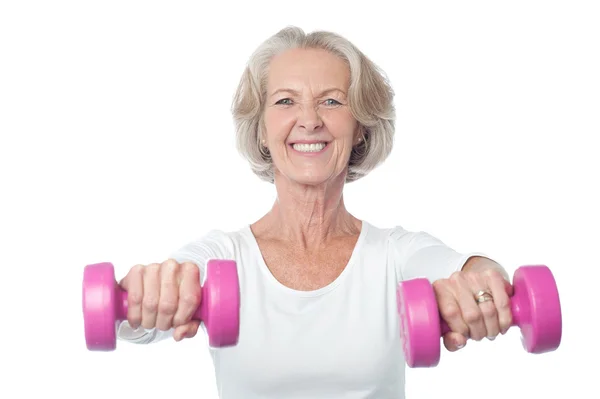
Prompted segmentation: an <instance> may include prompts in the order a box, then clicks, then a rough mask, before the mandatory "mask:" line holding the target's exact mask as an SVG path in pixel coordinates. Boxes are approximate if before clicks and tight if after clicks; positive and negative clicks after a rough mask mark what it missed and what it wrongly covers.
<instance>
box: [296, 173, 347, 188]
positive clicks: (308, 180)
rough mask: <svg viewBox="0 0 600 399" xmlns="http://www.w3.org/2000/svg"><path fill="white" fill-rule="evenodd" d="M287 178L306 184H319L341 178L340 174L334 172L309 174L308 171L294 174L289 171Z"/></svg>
mask: <svg viewBox="0 0 600 399" xmlns="http://www.w3.org/2000/svg"><path fill="white" fill-rule="evenodd" d="M288 178H289V179H290V180H291V181H292V182H294V183H297V184H303V185H306V186H318V185H321V184H325V183H331V182H333V181H335V180H337V179H338V178H341V175H340V174H335V173H323V172H321V173H313V174H309V173H304V174H302V173H298V174H294V173H291V174H289V175H288Z"/></svg>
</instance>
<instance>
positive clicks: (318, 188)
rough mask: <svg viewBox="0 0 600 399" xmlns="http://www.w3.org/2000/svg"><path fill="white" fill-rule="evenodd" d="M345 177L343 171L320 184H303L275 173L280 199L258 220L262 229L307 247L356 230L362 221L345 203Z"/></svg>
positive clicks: (317, 247)
mask: <svg viewBox="0 0 600 399" xmlns="http://www.w3.org/2000/svg"><path fill="white" fill-rule="evenodd" d="M344 179H345V176H344V175H343V174H342V175H340V177H339V178H338V179H333V180H332V181H329V182H327V183H324V184H321V185H303V184H297V183H294V182H292V181H290V180H289V179H288V178H286V177H284V176H281V175H279V174H276V176H275V187H276V190H277V199H276V200H275V203H274V204H273V207H272V208H271V210H270V211H269V212H268V213H267V215H265V217H264V218H263V219H262V220H261V221H262V223H261V222H259V223H260V224H262V228H260V230H261V231H263V232H267V231H269V232H272V234H273V235H276V236H275V237H273V238H275V239H276V240H278V241H285V242H287V243H289V244H290V245H292V246H294V247H297V248H301V249H304V250H306V249H319V248H321V247H323V246H325V245H327V243H329V242H331V241H332V240H334V239H336V238H339V237H341V236H347V235H353V234H357V233H358V231H359V230H360V221H359V220H358V219H356V218H355V217H354V216H352V215H351V214H350V213H349V212H348V211H347V209H346V207H345V205H344V198H343V188H344ZM267 234H269V233H267Z"/></svg>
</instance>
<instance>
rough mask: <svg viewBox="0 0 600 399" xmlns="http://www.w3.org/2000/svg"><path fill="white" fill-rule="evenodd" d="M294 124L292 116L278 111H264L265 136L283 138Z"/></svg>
mask: <svg viewBox="0 0 600 399" xmlns="http://www.w3.org/2000/svg"><path fill="white" fill-rule="evenodd" d="M293 126H294V121H293V118H292V117H291V116H290V115H289V114H286V113H285V112H280V111H272V112H269V111H267V112H266V113H265V127H266V130H267V136H269V137H270V138H271V139H272V138H276V137H278V138H284V137H285V136H287V135H288V134H289V132H290V131H291V128H292V127H293Z"/></svg>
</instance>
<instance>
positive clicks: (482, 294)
mask: <svg viewBox="0 0 600 399" xmlns="http://www.w3.org/2000/svg"><path fill="white" fill-rule="evenodd" d="M493 300H494V297H493V296H492V294H491V293H490V292H489V291H484V290H480V291H478V292H477V294H475V302H477V303H483V302H486V301H493Z"/></svg>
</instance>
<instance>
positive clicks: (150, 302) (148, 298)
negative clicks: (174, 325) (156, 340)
mask: <svg viewBox="0 0 600 399" xmlns="http://www.w3.org/2000/svg"><path fill="white" fill-rule="evenodd" d="M159 271H160V265H159V264H158V263H153V264H150V265H148V266H146V268H145V269H144V299H143V300H142V327H144V328H148V329H151V328H154V327H155V326H156V315H157V312H158V301H159V298H160V275H159Z"/></svg>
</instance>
